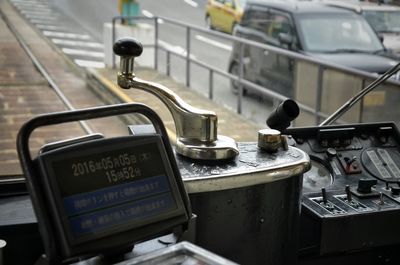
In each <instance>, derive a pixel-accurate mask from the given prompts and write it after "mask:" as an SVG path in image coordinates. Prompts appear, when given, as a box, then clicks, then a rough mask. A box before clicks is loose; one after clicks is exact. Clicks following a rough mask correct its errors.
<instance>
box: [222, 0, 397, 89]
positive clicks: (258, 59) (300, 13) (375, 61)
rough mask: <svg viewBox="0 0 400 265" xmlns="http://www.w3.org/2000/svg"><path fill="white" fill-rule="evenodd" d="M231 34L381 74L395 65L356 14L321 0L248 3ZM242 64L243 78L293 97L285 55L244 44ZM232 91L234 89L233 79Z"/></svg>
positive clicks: (232, 68)
mask: <svg viewBox="0 0 400 265" xmlns="http://www.w3.org/2000/svg"><path fill="white" fill-rule="evenodd" d="M235 35H236V36H238V37H241V38H244V39H247V40H253V41H257V42H261V43H264V44H268V45H272V46H276V47H280V48H283V49H287V50H291V51H295V52H298V53H301V54H303V55H308V56H312V57H316V58H320V59H322V60H324V61H326V62H331V63H336V64H340V65H344V66H347V67H352V68H356V69H359V70H363V71H367V72H372V73H378V74H382V73H384V72H385V71H387V70H388V69H389V68H390V67H392V66H393V65H395V64H396V63H397V60H395V59H392V58H388V57H387V56H390V53H388V51H387V50H386V49H385V47H384V46H383V44H382V42H381V41H380V39H379V38H378V36H377V34H376V33H375V32H374V30H373V29H372V28H371V26H370V25H369V24H368V23H367V22H366V21H365V19H364V18H363V17H362V16H360V15H358V14H356V13H355V12H352V11H350V10H346V9H343V8H336V7H331V6H327V5H324V4H321V3H314V2H284V1H251V2H250V1H248V2H247V4H246V9H245V11H244V15H243V19H242V21H241V23H240V24H239V25H238V27H237V30H236V31H235ZM239 47H240V45H239V43H235V44H234V47H233V50H232V53H231V58H230V63H229V69H228V70H229V72H230V73H232V74H235V75H238V72H239V63H240V60H241V58H240V52H239V50H240V49H239ZM242 62H243V64H244V78H245V79H246V80H249V81H251V82H253V83H256V84H259V85H261V86H264V87H267V88H269V89H272V90H275V91H277V92H278V93H281V94H283V95H285V96H287V97H292V96H293V84H292V82H293V61H292V60H291V59H288V58H287V57H286V56H283V55H279V54H277V53H274V52H268V51H266V50H264V49H260V48H256V47H254V46H250V45H245V46H244V52H243V58H242ZM232 89H233V91H237V82H234V81H233V82H232Z"/></svg>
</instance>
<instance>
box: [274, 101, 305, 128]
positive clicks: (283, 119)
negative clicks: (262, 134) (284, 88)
mask: <svg viewBox="0 0 400 265" xmlns="http://www.w3.org/2000/svg"><path fill="white" fill-rule="evenodd" d="M299 114H300V108H299V105H297V103H296V101H294V100H292V99H287V100H285V101H283V102H282V103H281V104H280V105H279V106H278V107H277V108H276V110H275V111H274V112H272V113H271V115H270V116H269V117H268V119H267V125H268V126H269V127H270V128H271V129H275V130H278V131H283V130H285V129H286V128H287V127H289V126H290V122H291V121H292V120H294V119H296V118H297V116H299Z"/></svg>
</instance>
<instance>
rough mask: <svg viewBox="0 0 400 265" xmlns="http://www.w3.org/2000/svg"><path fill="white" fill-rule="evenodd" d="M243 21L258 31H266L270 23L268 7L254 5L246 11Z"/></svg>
mask: <svg viewBox="0 0 400 265" xmlns="http://www.w3.org/2000/svg"><path fill="white" fill-rule="evenodd" d="M243 23H244V24H246V26H247V27H249V28H252V29H254V30H258V31H264V29H265V28H266V27H267V25H268V23H269V13H268V9H267V8H263V7H252V8H250V9H249V10H248V12H246V16H245V18H244V19H243Z"/></svg>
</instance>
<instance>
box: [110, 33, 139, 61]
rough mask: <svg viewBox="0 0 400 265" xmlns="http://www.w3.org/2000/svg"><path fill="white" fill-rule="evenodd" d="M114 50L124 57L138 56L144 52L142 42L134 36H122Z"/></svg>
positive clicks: (115, 44)
mask: <svg viewBox="0 0 400 265" xmlns="http://www.w3.org/2000/svg"><path fill="white" fill-rule="evenodd" d="M113 51H114V53H115V54H116V55H119V56H123V57H138V56H140V55H141V54H142V52H143V46H142V44H141V43H140V42H139V41H138V40H136V39H134V38H128V37H127V38H122V39H119V40H117V41H116V42H115V43H114V46H113Z"/></svg>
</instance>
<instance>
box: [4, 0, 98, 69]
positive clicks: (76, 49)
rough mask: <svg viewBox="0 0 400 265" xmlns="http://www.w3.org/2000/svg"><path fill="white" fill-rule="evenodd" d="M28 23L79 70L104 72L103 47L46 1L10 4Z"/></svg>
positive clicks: (13, 2) (26, 0) (16, 0)
mask: <svg viewBox="0 0 400 265" xmlns="http://www.w3.org/2000/svg"><path fill="white" fill-rule="evenodd" d="M10 2H11V3H12V4H13V5H14V7H15V8H16V9H17V10H18V11H19V13H20V14H21V15H22V16H23V17H25V19H26V20H27V21H29V22H30V23H31V24H33V25H35V27H36V28H37V29H39V30H40V31H41V33H42V34H43V36H44V37H46V38H48V39H49V40H50V41H51V42H53V43H54V44H55V45H56V46H57V47H59V48H60V50H61V51H62V52H63V53H65V54H66V55H67V56H69V57H70V58H71V59H72V61H73V62H74V63H75V64H76V65H78V66H80V67H85V68H86V67H89V68H104V67H105V64H104V45H103V44H102V43H100V42H98V41H97V40H95V39H94V38H93V37H92V36H91V35H90V34H89V33H88V32H85V30H84V29H83V28H82V27H81V26H80V25H77V23H76V22H75V21H74V20H72V19H71V18H69V17H68V16H66V15H65V14H63V13H62V12H60V11H59V10H57V8H56V7H55V6H53V5H52V2H51V1H49V0H10Z"/></svg>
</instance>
